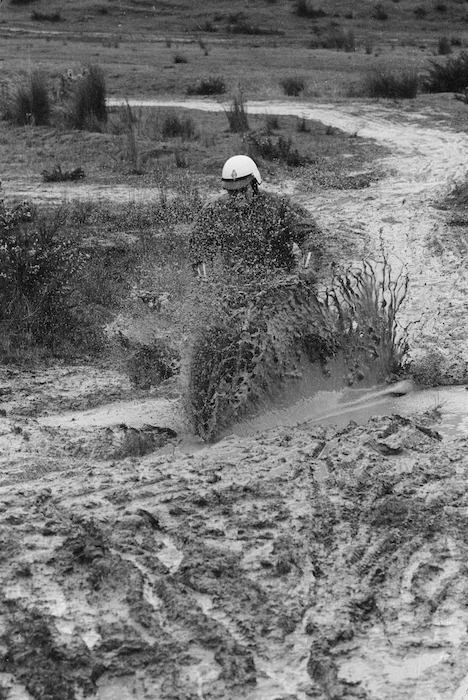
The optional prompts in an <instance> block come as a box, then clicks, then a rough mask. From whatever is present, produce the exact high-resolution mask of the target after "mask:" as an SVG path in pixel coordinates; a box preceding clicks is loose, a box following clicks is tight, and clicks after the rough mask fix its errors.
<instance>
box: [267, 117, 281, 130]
mask: <svg viewBox="0 0 468 700" xmlns="http://www.w3.org/2000/svg"><path fill="white" fill-rule="evenodd" d="M279 128H280V121H279V117H278V115H277V114H267V115H266V116H265V131H266V132H267V134H271V133H273V131H277V130H278V129H279Z"/></svg>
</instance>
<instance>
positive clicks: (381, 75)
mask: <svg viewBox="0 0 468 700" xmlns="http://www.w3.org/2000/svg"><path fill="white" fill-rule="evenodd" d="M418 86H419V78H418V74H417V73H416V71H413V70H407V71H403V72H402V73H401V74H396V73H393V72H392V71H390V70H385V69H374V70H372V71H371V72H370V73H369V75H368V76H367V77H366V79H365V80H364V83H363V86H362V92H361V94H363V95H365V96H366V97H387V98H391V99H412V98H414V97H416V95H417V94H418Z"/></svg>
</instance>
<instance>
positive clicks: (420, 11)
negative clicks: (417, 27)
mask: <svg viewBox="0 0 468 700" xmlns="http://www.w3.org/2000/svg"><path fill="white" fill-rule="evenodd" d="M413 12H414V16H415V17H416V19H424V17H426V15H427V9H426V8H425V7H423V5H418V7H415V8H414V10H413Z"/></svg>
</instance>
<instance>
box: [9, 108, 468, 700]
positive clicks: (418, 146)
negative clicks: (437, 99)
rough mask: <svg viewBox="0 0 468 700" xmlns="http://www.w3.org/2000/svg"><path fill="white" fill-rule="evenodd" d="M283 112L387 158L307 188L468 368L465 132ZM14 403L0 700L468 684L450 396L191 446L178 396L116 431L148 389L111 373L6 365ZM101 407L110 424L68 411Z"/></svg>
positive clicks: (193, 697)
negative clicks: (435, 250) (462, 244)
mask: <svg viewBox="0 0 468 700" xmlns="http://www.w3.org/2000/svg"><path fill="white" fill-rule="evenodd" d="M202 104H204V105H205V107H206V108H212V106H211V105H210V104H208V103H206V102H204V101H203V102H202ZM197 106H199V105H197ZM276 107H277V109H276ZM276 107H275V111H277V110H278V111H279V112H280V113H281V109H284V110H292V109H296V110H297V112H295V113H298V114H300V115H302V114H305V115H306V116H311V117H313V118H320V119H323V120H324V121H326V122H327V123H331V124H332V125H334V126H339V127H340V128H344V129H347V130H349V131H350V133H354V132H355V131H358V133H360V135H364V136H366V137H372V138H380V139H381V140H382V141H383V142H385V143H386V144H387V145H389V146H390V147H391V149H392V155H390V156H389V158H388V159H387V160H386V162H385V164H384V165H385V168H386V169H388V171H389V176H388V177H387V178H385V179H384V180H382V181H381V182H379V183H377V184H373V185H371V187H369V188H367V189H366V190H362V191H352V192H340V193H338V194H337V193H333V194H332V195H330V193H329V192H328V193H325V192H323V193H320V194H314V196H313V199H312V200H307V201H306V200H304V201H306V204H307V205H308V206H310V207H311V208H312V209H313V211H314V213H315V214H316V216H317V218H318V219H319V221H320V223H321V224H322V226H323V227H324V228H326V229H327V230H330V232H332V231H334V230H339V231H340V232H341V234H342V236H341V240H342V241H344V243H346V241H347V245H349V248H350V250H353V251H355V255H356V257H359V255H360V254H361V252H362V253H364V252H365V253H367V254H377V253H378V252H379V251H381V250H382V249H383V250H384V251H385V252H386V253H387V254H388V255H391V256H393V259H394V264H395V265H397V264H398V262H399V261H403V262H404V263H405V264H406V265H407V268H408V273H409V275H410V279H411V287H410V295H409V297H408V301H407V304H406V307H405V310H404V313H405V318H406V320H414V321H419V319H420V318H421V317H424V316H426V323H425V324H424V323H420V324H419V325H418V326H417V327H416V328H417V334H416V335H415V338H414V342H415V343H416V345H415V347H418V343H419V347H421V348H425V347H426V346H427V344H429V345H430V346H433V347H437V348H440V349H441V350H442V351H444V352H446V353H447V355H450V357H451V358H455V359H456V357H457V356H460V357H462V358H466V352H467V351H468V349H467V347H466V345H467V344H466V333H465V329H466V327H467V323H466V321H467V318H466V315H467V310H466V308H467V306H466V301H467V300H466V294H467V289H468V286H467V279H466V261H462V260H457V259H456V256H455V255H454V254H453V253H452V252H451V248H450V245H449V243H450V240H449V237H448V236H449V233H448V231H447V229H446V228H445V226H444V223H443V213H442V212H440V211H438V210H437V209H435V208H434V207H433V202H434V199H435V197H436V196H437V195H438V194H439V193H440V192H441V190H442V188H443V187H444V186H446V185H447V183H448V182H449V181H450V179H451V178H452V177H454V176H455V175H458V174H459V173H460V172H461V171H462V169H463V167H464V160H465V158H466V155H468V141H467V137H466V136H463V135H460V134H454V133H451V132H448V131H447V132H446V131H442V130H436V129H433V128H428V127H426V126H425V125H424V122H423V120H421V121H420V122H418V121H417V120H415V123H411V122H409V121H405V122H401V119H400V123H398V119H397V117H398V113H397V111H392V109H386V110H383V109H382V107H381V106H375V107H368V108H365V109H364V108H360V111H359V114H353V109H354V108H353V107H352V106H349V107H344V106H338V107H336V106H333V105H328V106H323V107H320V108H319V107H317V108H314V109H312V108H311V109H310V110H309V111H307V110H306V109H305V108H304V107H303V106H302V105H301V106H294V105H289V104H288V105H283V106H281V105H277V106H276ZM250 108H251V109H260V108H262V109H263V107H262V106H260V105H258V106H255V105H250ZM272 109H273V108H272V105H271V104H270V105H268V110H269V111H270V112H271V111H272ZM288 113H291V111H289V112H288ZM293 113H294V112H293ZM304 196H305V195H304ZM428 236H429V237H430V236H437V237H439V238H440V239H441V240H444V241H447V245H446V246H445V247H444V250H443V253H442V254H441V255H440V256H438V257H434V256H433V255H432V254H431V250H432V249H429V248H427V246H426V242H427V238H428ZM455 359H454V361H455ZM457 366H461V362H459V363H458V365H457ZM0 397H1V399H2V404H1V406H0V408H1V412H0V414H1V415H0V464H1V466H2V470H1V477H0V542H1V545H2V546H1V552H2V557H1V561H0V589H1V596H0V697H5V698H8V700H13V698H14V699H15V700H30V698H34V699H35V700H45V698H47V700H78V699H81V698H83V697H89V698H91V699H93V700H115V699H117V698H118V699H119V700H130V698H137V699H138V700H166V699H169V698H171V699H175V698H177V699H180V700H212V699H213V700H214V699H215V698H223V699H228V700H241V699H242V700H307V699H308V698H318V699H320V700H329V699H330V698H334V699H335V700H348V699H349V698H361V699H365V700H410V699H411V700H461V699H462V698H463V697H465V696H466V694H467V693H468V663H467V649H468V633H467V629H468V612H467V605H466V601H467V599H468V588H467V581H468V578H467V571H466V561H467V554H468V551H467V547H468V540H467V536H466V532H467V530H466V515H467V508H468V502H467V497H466V479H467V471H468V458H467V450H466V447H467V439H466V438H460V439H454V440H446V439H441V437H440V436H439V434H438V433H437V432H436V428H437V425H436V424H435V425H433V423H432V421H433V420H435V419H436V416H437V410H436V409H437V407H434V409H435V410H434V415H433V416H428V415H425V416H422V417H419V418H417V419H414V420H413V419H408V418H399V417H395V416H393V417H390V418H375V419H373V420H372V421H371V422H370V423H369V424H368V425H367V426H353V425H351V426H350V427H349V428H346V429H345V430H342V431H340V432H336V431H335V430H334V429H333V428H322V427H320V426H316V425H314V426H313V427H309V428H305V427H304V428H302V429H301V428H289V427H283V428H277V429H274V430H272V431H266V432H265V433H263V434H260V435H257V436H254V437H245V438H240V437H230V438H226V439H224V440H223V441H221V442H219V443H218V444H216V445H213V446H210V447H204V446H202V445H200V444H196V443H193V444H191V445H190V446H188V447H187V451H186V454H184V448H182V449H181V446H179V448H176V443H177V440H178V439H180V434H179V435H178V436H177V435H175V433H177V431H178V428H177V429H176V426H175V425H174V422H173V421H174V414H173V413H172V411H173V408H174V406H173V404H172V403H171V402H167V401H166V402H160V403H159V409H158V402H157V400H156V399H155V406H154V411H155V412H156V413H153V414H150V413H145V416H147V420H148V421H151V423H150V424H148V423H143V424H141V425H140V426H138V427H134V426H131V425H128V421H127V423H126V422H125V418H123V417H122V413H121V411H120V412H119V410H116V411H115V413H114V415H115V422H113V421H112V420H110V421H109V413H110V412H111V411H112V409H111V408H109V406H107V407H106V406H105V404H108V403H110V402H113V403H114V408H118V406H117V402H121V401H130V400H133V399H135V398H137V397H135V394H134V392H133V390H132V388H131V386H130V385H129V383H128V380H127V379H125V378H124V377H122V376H121V375H119V374H118V373H117V372H114V371H110V370H108V371H107V372H99V371H98V370H96V369H93V370H90V369H89V368H87V367H74V368H66V367H60V368H55V369H54V368H52V369H50V370H48V371H45V372H43V373H39V374H32V373H20V372H17V371H15V370H13V369H12V368H3V369H1V371H0ZM151 398H152V397H151V396H148V395H146V396H145V401H146V402H147V401H148V399H151ZM153 398H154V397H153ZM140 399H142V397H140ZM91 408H98V409H99V410H98V413H100V415H101V416H102V420H101V422H100V423H96V422H94V423H93V421H92V420H91V419H90V418H89V416H88V418H89V420H88V422H87V423H86V424H84V423H83V421H73V417H74V416H73V414H72V413H71V412H73V411H75V410H77V409H91ZM147 408H148V406H147V404H145V410H146V409H147ZM158 410H159V413H158ZM54 414H55V415H56V416H58V418H57V419H56V420H54V419H53V416H54ZM94 415H96V413H95V414H94ZM150 415H151V417H150ZM145 420H146V419H145ZM74 423H75V424H78V426H79V427H74Z"/></svg>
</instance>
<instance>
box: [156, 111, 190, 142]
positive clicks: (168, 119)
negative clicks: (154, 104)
mask: <svg viewBox="0 0 468 700" xmlns="http://www.w3.org/2000/svg"><path fill="white" fill-rule="evenodd" d="M195 132H196V129H195V122H194V121H193V119H192V117H185V118H181V117H179V116H178V114H176V112H170V113H169V114H166V116H165V117H164V119H163V123H162V126H161V133H162V135H163V137H164V138H177V137H180V138H182V139H192V138H193V137H194V136H195Z"/></svg>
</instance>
